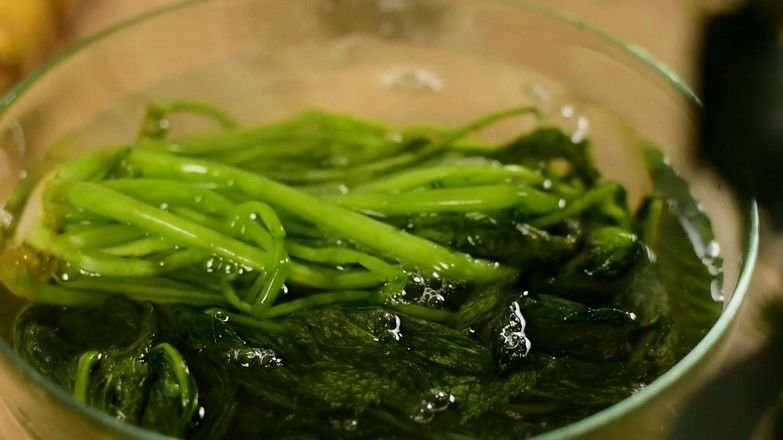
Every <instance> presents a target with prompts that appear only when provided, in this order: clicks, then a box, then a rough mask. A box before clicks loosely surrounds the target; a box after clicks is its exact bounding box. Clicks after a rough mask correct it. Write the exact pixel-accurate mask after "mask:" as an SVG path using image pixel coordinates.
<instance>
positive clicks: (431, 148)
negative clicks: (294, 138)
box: [286, 107, 539, 183]
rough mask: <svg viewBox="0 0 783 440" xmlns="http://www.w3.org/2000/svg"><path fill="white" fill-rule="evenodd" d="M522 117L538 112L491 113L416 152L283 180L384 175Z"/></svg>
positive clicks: (309, 180)
mask: <svg viewBox="0 0 783 440" xmlns="http://www.w3.org/2000/svg"><path fill="white" fill-rule="evenodd" d="M522 114H535V115H538V114H539V113H538V109H536V108H534V107H521V108H514V109H510V110H504V111H501V112H498V113H493V114H491V115H489V116H486V117H483V118H481V119H478V120H475V121H473V122H471V123H469V124H467V125H465V126H464V127H461V128H459V129H457V130H453V131H447V132H444V133H442V134H441V135H440V137H439V138H438V139H436V140H435V141H433V142H431V143H430V144H429V145H427V146H425V147H424V148H422V149H420V150H417V151H403V152H401V153H399V154H396V155H394V156H391V157H387V158H384V159H380V160H376V161H372V162H369V163H366V164H362V165H359V166H355V167H347V168H341V169H328V170H311V171H307V172H301V173H296V174H294V175H292V176H290V177H289V178H286V182H294V183H304V182H310V183H314V182H324V181H330V180H339V179H340V178H342V177H345V176H346V175H348V176H352V177H354V176H359V175H361V176H372V175H375V174H380V173H384V172H388V171H390V170H394V169H399V168H403V167H406V166H409V165H412V164H415V163H421V162H422V161H424V160H426V159H429V158H431V157H432V156H434V155H436V154H437V153H439V152H441V151H443V150H444V149H446V148H448V147H449V145H451V144H452V143H453V142H455V141H457V140H459V139H461V138H463V137H465V136H467V135H469V134H470V133H473V132H475V131H479V130H481V129H483V128H484V127H487V126H489V125H492V124H494V123H496V122H499V121H502V120H504V119H508V118H511V117H514V116H517V115H522Z"/></svg>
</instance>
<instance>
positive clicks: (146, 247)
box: [101, 237, 176, 257]
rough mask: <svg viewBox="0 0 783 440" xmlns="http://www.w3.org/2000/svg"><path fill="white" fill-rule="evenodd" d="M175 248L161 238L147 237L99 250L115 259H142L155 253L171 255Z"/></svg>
mask: <svg viewBox="0 0 783 440" xmlns="http://www.w3.org/2000/svg"><path fill="white" fill-rule="evenodd" d="M175 248H176V246H175V245H174V244H172V243H170V242H168V241H166V240H165V239H163V238H162V237H147V238H141V239H139V240H133V241H129V242H126V243H121V244H118V245H114V246H109V247H104V248H101V253H104V254H106V255H113V256H115V257H143V256H146V255H151V254H157V253H171V252H173V251H174V250H175Z"/></svg>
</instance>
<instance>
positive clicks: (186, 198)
mask: <svg viewBox="0 0 783 440" xmlns="http://www.w3.org/2000/svg"><path fill="white" fill-rule="evenodd" d="M101 185H102V186H104V187H106V188H108V189H111V190H112V191H117V192H119V193H122V194H125V195H126V196H128V197H133V198H134V199H136V200H140V201H142V202H144V203H147V204H150V205H157V206H163V205H165V206H168V205H172V206H173V205H176V206H181V207H187V208H190V209H193V210H196V211H199V212H205V213H207V214H209V215H213V216H214V215H225V214H226V213H227V212H230V211H231V210H232V209H234V204H233V203H231V202H229V201H228V199H226V198H225V197H223V196H221V195H220V194H217V193H216V192H214V191H211V190H209V189H207V188H199V187H197V186H195V185H193V184H188V183H184V182H177V181H175V180H166V179H115V180H106V181H103V182H101Z"/></svg>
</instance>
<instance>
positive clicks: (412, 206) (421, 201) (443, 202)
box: [334, 185, 561, 216]
mask: <svg viewBox="0 0 783 440" xmlns="http://www.w3.org/2000/svg"><path fill="white" fill-rule="evenodd" d="M334 200H335V201H336V203H337V204H339V205H340V206H343V207H346V208H351V209H354V210H358V211H362V212H368V213H372V214H376V215H377V214H381V215H390V216H397V215H406V214H415V213H422V212H471V211H499V210H502V209H508V208H515V209H516V210H518V211H519V212H521V213H523V214H528V215H534V214H543V213H547V212H551V211H554V210H556V209H558V207H559V204H560V203H561V202H560V197H558V196H555V195H552V194H548V193H545V192H543V191H539V190H536V189H533V188H530V187H524V186H516V185H485V186H473V187H466V188H446V189H434V190H426V191H414V192H408V193H402V194H366V193H360V194H355V193H354V194H347V195H344V196H338V197H336V198H335V199H334Z"/></svg>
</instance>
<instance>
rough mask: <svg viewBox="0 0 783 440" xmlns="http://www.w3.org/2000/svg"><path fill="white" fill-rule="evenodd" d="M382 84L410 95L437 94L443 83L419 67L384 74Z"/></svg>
mask: <svg viewBox="0 0 783 440" xmlns="http://www.w3.org/2000/svg"><path fill="white" fill-rule="evenodd" d="M381 84H383V85H385V86H388V87H391V88H394V89H396V90H399V91H402V92H408V93H421V92H437V91H440V90H442V89H443V81H441V79H440V78H439V77H438V76H437V75H435V74H434V73H432V72H430V71H428V70H425V69H422V68H419V67H402V68H397V69H392V70H389V71H387V72H384V73H383V74H382V75H381Z"/></svg>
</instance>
